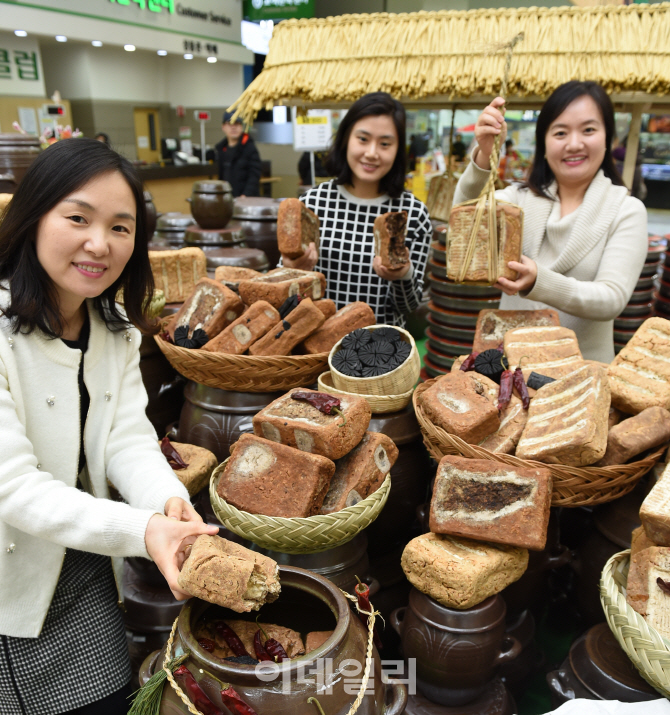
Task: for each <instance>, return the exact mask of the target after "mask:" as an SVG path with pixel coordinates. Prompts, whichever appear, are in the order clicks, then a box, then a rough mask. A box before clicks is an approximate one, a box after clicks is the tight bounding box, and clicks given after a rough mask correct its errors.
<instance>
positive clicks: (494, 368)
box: [475, 348, 508, 383]
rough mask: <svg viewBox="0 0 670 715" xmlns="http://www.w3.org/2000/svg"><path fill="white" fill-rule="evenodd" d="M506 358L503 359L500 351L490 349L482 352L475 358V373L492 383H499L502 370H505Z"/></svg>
mask: <svg viewBox="0 0 670 715" xmlns="http://www.w3.org/2000/svg"><path fill="white" fill-rule="evenodd" d="M507 368H508V362H507V358H506V357H503V354H502V353H501V352H500V350H497V349H496V348H492V349H491V350H484V352H483V353H479V355H477V357H476V358H475V372H478V373H479V374H480V375H485V376H486V377H488V378H489V379H491V380H493V381H494V382H497V383H500V375H501V374H502V371H503V370H507Z"/></svg>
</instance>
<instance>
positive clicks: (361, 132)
mask: <svg viewBox="0 0 670 715" xmlns="http://www.w3.org/2000/svg"><path fill="white" fill-rule="evenodd" d="M356 134H365V136H366V137H371V136H372V134H370V132H366V131H365V129H357V130H356ZM379 138H380V139H395V136H394V135H393V134H384V135H383V136H380V137H379Z"/></svg>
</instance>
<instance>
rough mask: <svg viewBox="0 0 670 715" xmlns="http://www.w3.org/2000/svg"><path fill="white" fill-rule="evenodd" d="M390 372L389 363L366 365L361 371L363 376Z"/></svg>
mask: <svg viewBox="0 0 670 715" xmlns="http://www.w3.org/2000/svg"><path fill="white" fill-rule="evenodd" d="M387 372H390V370H389V365H388V364H386V365H364V366H363V370H362V371H361V377H379V376H380V375H385V374H386V373H387Z"/></svg>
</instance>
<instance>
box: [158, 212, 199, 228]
mask: <svg viewBox="0 0 670 715" xmlns="http://www.w3.org/2000/svg"><path fill="white" fill-rule="evenodd" d="M194 223H195V219H194V218H193V216H191V214H183V213H180V212H179V211H169V212H168V213H165V214H161V215H160V216H159V217H158V219H157V221H156V227H157V228H162V229H165V228H167V229H175V228H181V229H184V228H186V227H187V226H191V225H192V224H194Z"/></svg>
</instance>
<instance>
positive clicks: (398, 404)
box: [319, 372, 414, 415]
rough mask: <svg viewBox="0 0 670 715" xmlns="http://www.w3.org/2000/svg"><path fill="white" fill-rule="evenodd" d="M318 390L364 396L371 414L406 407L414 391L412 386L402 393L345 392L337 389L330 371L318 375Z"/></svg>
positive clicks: (347, 395) (334, 393) (343, 394)
mask: <svg viewBox="0 0 670 715" xmlns="http://www.w3.org/2000/svg"><path fill="white" fill-rule="evenodd" d="M319 390H321V392H327V393H329V394H331V395H335V396H339V395H342V397H349V396H354V397H364V398H365V399H366V400H367V401H368V404H369V405H370V409H371V410H372V414H377V415H378V414H382V413H384V412H397V411H398V410H402V409H403V408H405V407H407V405H408V404H409V401H410V400H411V399H412V393H413V392H414V388H412V389H411V390H408V391H407V392H404V393H403V394H402V395H359V394H358V393H356V392H345V391H344V390H338V389H337V388H336V387H335V386H334V385H333V378H332V375H331V374H330V372H324V373H321V375H319Z"/></svg>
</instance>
